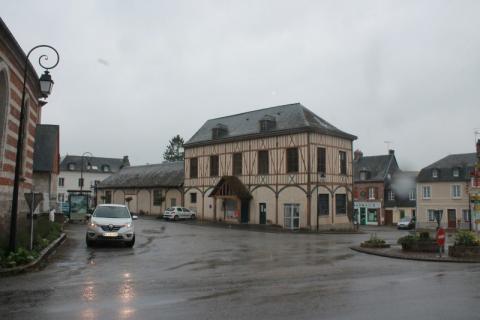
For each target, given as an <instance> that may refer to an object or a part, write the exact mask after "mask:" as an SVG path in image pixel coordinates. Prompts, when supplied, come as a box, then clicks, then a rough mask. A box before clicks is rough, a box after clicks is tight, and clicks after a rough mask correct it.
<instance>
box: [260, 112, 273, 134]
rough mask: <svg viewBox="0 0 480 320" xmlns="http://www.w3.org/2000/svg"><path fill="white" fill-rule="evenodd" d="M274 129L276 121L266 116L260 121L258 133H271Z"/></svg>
mask: <svg viewBox="0 0 480 320" xmlns="http://www.w3.org/2000/svg"><path fill="white" fill-rule="evenodd" d="M275 127H276V121H275V118H274V117H272V116H269V115H266V116H264V117H263V118H262V119H261V120H260V132H266V131H271V130H273V129H275Z"/></svg>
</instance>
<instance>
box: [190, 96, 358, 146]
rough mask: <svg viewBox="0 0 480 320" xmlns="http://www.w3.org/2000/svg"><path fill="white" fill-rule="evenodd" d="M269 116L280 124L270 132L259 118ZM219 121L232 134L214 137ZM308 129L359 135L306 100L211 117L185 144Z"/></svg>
mask: <svg viewBox="0 0 480 320" xmlns="http://www.w3.org/2000/svg"><path fill="white" fill-rule="evenodd" d="M265 116H267V117H274V118H275V122H276V126H275V128H274V129H272V130H269V131H267V132H260V123H259V121H260V120H261V119H263V118H264V117H265ZM219 124H221V125H224V126H226V127H227V129H228V134H227V136H225V137H223V138H219V139H215V140H213V139H212V129H213V128H214V127H216V126H217V125H219ZM306 131H315V132H319V133H323V134H328V135H332V136H336V137H342V138H346V139H350V140H355V139H357V137H356V136H354V135H351V134H349V133H346V132H344V131H341V130H340V129H338V128H336V127H334V126H333V125H332V124H330V123H328V122H327V121H325V120H324V119H322V118H320V117H319V116H317V115H316V114H314V113H313V112H312V111H311V110H309V109H308V108H306V107H304V106H303V105H302V104H300V103H293V104H287V105H282V106H276V107H270V108H265V109H259V110H254V111H249V112H244V113H239V114H235V115H231V116H226V117H221V118H215V119H210V120H207V122H205V123H204V124H203V126H202V127H201V128H200V129H199V130H198V131H197V132H196V133H195V134H194V135H193V136H192V137H191V138H190V140H188V141H187V142H186V143H185V145H184V146H185V147H190V146H195V145H206V144H212V143H221V142H227V141H232V140H244V139H248V138H258V137H262V136H272V135H280V134H289V133H294V132H306Z"/></svg>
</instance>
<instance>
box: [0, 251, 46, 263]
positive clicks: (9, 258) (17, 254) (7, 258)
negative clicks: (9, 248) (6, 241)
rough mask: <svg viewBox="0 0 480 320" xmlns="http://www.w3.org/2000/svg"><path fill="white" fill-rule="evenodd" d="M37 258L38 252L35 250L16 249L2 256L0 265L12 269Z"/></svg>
mask: <svg viewBox="0 0 480 320" xmlns="http://www.w3.org/2000/svg"><path fill="white" fill-rule="evenodd" d="M37 257H38V252H37V251H35V250H32V251H29V250H27V249H25V248H23V247H20V248H18V249H17V250H16V251H14V252H10V253H9V254H8V255H3V256H2V257H1V260H0V265H1V266H2V267H4V268H13V267H16V266H19V265H22V264H27V263H29V262H31V261H33V260H35V259H36V258H37Z"/></svg>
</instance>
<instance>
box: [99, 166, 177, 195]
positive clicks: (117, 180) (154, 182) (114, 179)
mask: <svg viewBox="0 0 480 320" xmlns="http://www.w3.org/2000/svg"><path fill="white" fill-rule="evenodd" d="M183 180H184V163H183V161H175V162H163V163H159V164H149V165H143V166H132V167H125V168H123V169H122V170H120V171H119V172H117V173H114V174H112V175H111V176H110V177H108V178H106V179H105V180H103V181H102V182H101V183H100V184H99V185H98V188H99V189H108V188H113V189H115V188H119V189H121V188H155V187H164V188H165V187H170V188H179V187H181V186H183Z"/></svg>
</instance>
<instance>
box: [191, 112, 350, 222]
mask: <svg viewBox="0 0 480 320" xmlns="http://www.w3.org/2000/svg"><path fill="white" fill-rule="evenodd" d="M355 139H356V137H355V136H354V135H351V134H348V133H346V132H343V131H341V130H339V129H337V128H336V127H334V126H333V125H331V124H330V123H328V122H327V121H325V120H324V119H322V118H320V117H319V116H317V115H315V114H314V113H313V112H312V111H310V110H309V109H307V108H306V107H304V106H303V105H301V104H300V103H295V104H289V105H282V106H277V107H271V108H266V109H260V110H255V111H251V112H245V113H240V114H236V115H231V116H226V117H221V118H216V119H211V120H208V121H207V122H205V124H204V125H203V126H202V127H201V128H200V129H199V130H198V131H197V132H196V133H195V134H194V135H193V137H191V139H190V140H189V141H187V143H186V144H185V145H184V148H185V186H184V190H185V207H187V208H190V209H193V210H195V211H196V212H197V217H198V218H200V219H206V220H222V221H228V222H233V223H251V224H272V225H278V226H282V227H284V228H287V229H298V228H306V229H312V230H315V229H324V228H344V227H350V220H349V216H348V215H349V214H350V215H351V213H352V183H353V181H352V144H353V140H355Z"/></svg>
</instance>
